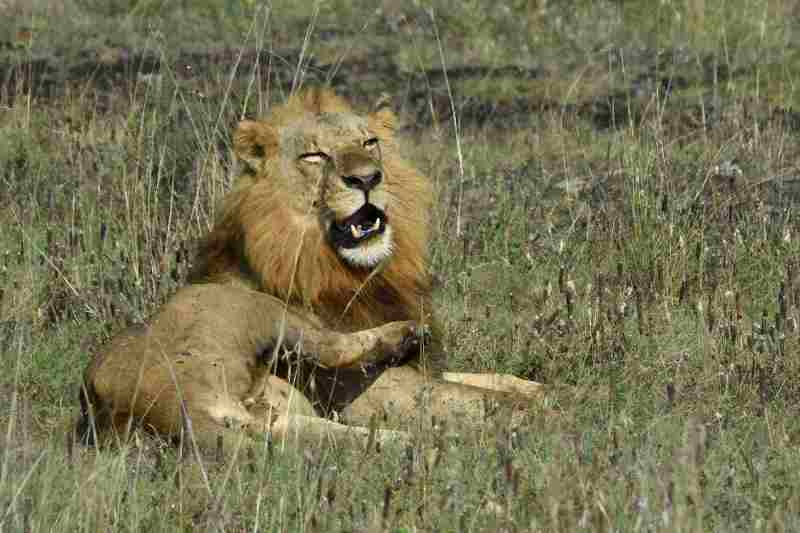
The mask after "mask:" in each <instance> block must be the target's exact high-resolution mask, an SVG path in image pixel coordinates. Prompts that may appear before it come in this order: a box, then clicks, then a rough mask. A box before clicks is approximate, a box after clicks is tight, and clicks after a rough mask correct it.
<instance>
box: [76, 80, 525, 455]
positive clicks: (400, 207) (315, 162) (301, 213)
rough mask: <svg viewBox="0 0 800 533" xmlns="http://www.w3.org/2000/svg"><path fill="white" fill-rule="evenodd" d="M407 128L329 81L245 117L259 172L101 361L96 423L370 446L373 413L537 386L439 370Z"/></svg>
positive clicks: (422, 206)
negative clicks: (175, 287) (404, 153)
mask: <svg viewBox="0 0 800 533" xmlns="http://www.w3.org/2000/svg"><path fill="white" fill-rule="evenodd" d="M394 124H395V117H394V115H393V114H392V112H391V111H389V110H387V109H381V110H377V111H375V112H374V113H372V114H370V115H368V116H361V115H357V114H356V113H355V112H354V111H353V110H352V109H351V108H350V106H349V105H348V104H347V103H346V102H345V101H343V100H342V99H341V98H339V97H337V96H336V95H334V94H332V93H331V92H329V91H326V90H320V89H316V90H309V91H306V92H304V93H302V94H298V95H294V96H293V97H291V98H290V99H289V100H288V102H287V103H285V104H284V105H282V106H280V107H277V108H275V109H273V110H272V112H271V113H270V115H269V116H268V117H267V118H265V119H264V120H259V121H249V120H245V121H243V122H241V123H240V124H239V126H238V129H237V130H236V132H235V134H234V137H233V144H234V151H235V153H236V155H237V156H238V158H239V159H240V160H241V162H242V163H243V166H244V172H243V175H242V176H241V177H239V179H238V182H237V183H236V186H235V188H234V190H233V191H232V192H230V193H229V194H228V196H227V197H226V199H225V202H224V204H223V206H222V209H221V216H220V217H219V219H218V221H217V222H216V225H215V226H214V228H213V229H212V231H211V233H210V234H209V235H208V236H207V238H206V239H205V241H204V243H203V245H202V246H201V250H200V253H199V258H198V261H197V262H198V265H197V266H196V268H195V270H194V271H193V272H192V274H191V275H190V281H191V284H190V285H189V286H187V287H185V288H183V289H181V290H179V291H178V292H177V293H176V294H175V295H174V296H173V297H172V298H171V299H170V300H169V301H168V302H167V303H166V304H165V305H164V306H163V308H162V309H161V310H160V311H159V312H158V313H157V314H156V315H155V317H153V318H152V320H151V321H150V323H149V324H148V325H147V326H146V327H139V328H130V329H128V330H126V331H124V332H123V333H121V334H119V335H118V336H117V337H115V338H114V339H113V340H112V341H111V342H110V343H109V344H108V345H107V346H106V347H105V348H104V350H102V352H101V353H99V354H97V355H96V356H95V357H94V359H93V360H92V362H91V364H90V365H89V367H88V369H87V370H86V374H85V379H84V388H83V390H82V391H81V404H82V408H83V409H82V410H83V417H82V424H81V425H80V426H81V427H82V429H83V431H88V432H89V435H93V434H94V432H95V430H103V429H108V428H113V429H116V430H117V431H118V432H121V433H123V434H125V433H127V432H128V431H130V429H131V427H132V425H133V424H134V423H141V424H142V425H143V426H144V427H145V428H147V429H150V430H152V431H155V432H157V433H159V434H162V435H166V436H169V437H173V438H175V437H176V436H178V435H180V434H181V432H182V431H183V430H185V429H188V428H191V436H193V438H196V440H197V441H199V443H200V444H202V445H205V446H209V445H211V446H213V444H214V443H215V442H216V441H217V439H218V438H219V436H220V435H227V434H230V436H231V437H233V436H234V434H235V435H241V434H242V433H241V432H242V430H244V431H245V434H248V433H249V434H251V435H254V434H262V433H264V432H269V433H270V434H271V437H272V438H273V439H284V438H286V437H288V436H289V435H290V434H292V435H296V436H298V437H300V438H305V439H319V438H322V437H324V436H327V437H330V438H333V439H335V440H336V439H347V440H353V439H355V440H364V439H366V438H368V435H369V433H370V432H369V430H368V429H366V427H365V426H368V425H369V423H370V420H371V419H372V420H378V421H379V423H380V424H381V425H382V426H384V427H385V426H395V427H397V426H398V425H401V423H402V422H406V423H407V422H408V419H409V418H410V417H413V416H415V415H416V414H417V412H418V411H419V408H420V402H422V403H423V404H424V407H427V409H428V410H427V411H426V412H428V413H429V414H432V415H435V416H437V417H445V416H447V415H448V414H450V413H451V412H453V411H458V410H460V411H463V412H464V413H465V414H466V415H467V418H468V419H471V420H473V421H476V422H477V421H480V420H481V419H482V415H483V413H482V410H483V409H484V403H485V402H484V400H485V399H486V398H487V397H490V396H502V395H506V396H508V397H513V398H515V399H516V400H519V399H530V398H533V397H537V396H539V395H540V385H538V384H536V383H533V382H528V381H525V380H521V379H518V378H515V377H513V376H504V375H481V374H453V373H446V372H439V371H437V370H435V368H436V367H437V364H436V360H437V359H439V356H440V355H441V350H440V348H439V343H438V338H437V330H436V328H435V327H434V325H433V323H432V320H431V290H430V280H429V276H428V273H427V271H426V264H425V258H426V253H427V245H428V234H429V229H430V225H431V223H430V220H429V216H430V211H431V203H432V198H433V190H432V187H431V184H430V182H429V181H428V179H426V178H425V177H423V176H422V175H421V174H419V173H418V172H417V171H416V170H414V169H413V168H412V167H411V166H410V165H409V164H408V163H406V162H405V161H403V160H402V159H401V158H400V155H399V152H398V149H397V146H396V144H395V139H394V136H393V133H394V132H393V129H394ZM331 418H333V420H332V419H331ZM336 419H338V420H339V421H335V420H336ZM340 422H345V424H342V423H340ZM404 435H405V434H404V433H402V432H397V431H389V430H380V431H378V432H377V435H376V436H377V438H378V440H387V439H397V438H403V436H404Z"/></svg>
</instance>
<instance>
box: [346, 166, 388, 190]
mask: <svg viewBox="0 0 800 533" xmlns="http://www.w3.org/2000/svg"><path fill="white" fill-rule="evenodd" d="M342 180H343V181H344V183H345V185H347V186H348V187H352V188H353V189H361V190H362V191H364V192H368V191H371V190H372V189H374V188H375V187H377V186H378V184H379V183H380V182H381V180H383V174H381V171H380V170H376V171H375V172H372V173H371V174H363V175H357V174H352V175H350V176H342Z"/></svg>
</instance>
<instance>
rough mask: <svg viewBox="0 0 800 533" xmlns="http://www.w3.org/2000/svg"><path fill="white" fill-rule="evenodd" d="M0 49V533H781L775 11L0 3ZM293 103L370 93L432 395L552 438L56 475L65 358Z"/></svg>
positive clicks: (88, 342)
mask: <svg viewBox="0 0 800 533" xmlns="http://www.w3.org/2000/svg"><path fill="white" fill-rule="evenodd" d="M300 4H302V5H300ZM0 21H2V22H1V23H0V84H1V85H0V228H2V229H1V230H0V357H2V360H1V363H0V364H2V372H0V422H2V427H3V431H2V434H1V435H0V531H33V530H44V529H47V530H52V531H62V530H63V531H67V530H68V531H79V530H80V531H83V530H85V531H111V530H114V531H143V530H147V531H153V532H155V531H165V530H169V531H172V530H190V529H197V528H199V529H219V530H226V531H228V530H230V531H239V530H242V531H244V530H252V531H257V530H281V531H284V530H286V531H301V530H303V531H305V530H309V531H338V530H344V531H379V530H389V531H428V530H434V531H467V530H484V531H497V530H502V531H537V530H547V531H555V530H558V531H574V530H576V529H586V530H605V531H611V530H614V531H711V530H713V531H782V530H790V531H792V530H793V531H797V530H798V529H800V490H798V489H799V488H800V482H799V481H798V478H797V472H798V471H800V453H799V452H798V444H799V443H800V422H798V417H797V416H796V415H797V411H798V402H799V401H800V358H799V357H798V355H800V353H799V351H798V348H800V309H798V306H800V253H799V252H800V219H798V215H800V168H798V165H800V145H798V129H800V114H798V103H800V88H798V84H799V83H800V74H799V73H800V3H797V2H792V1H783V2H782V1H777V0H728V1H722V0H685V1H684V0H680V1H670V0H664V1H660V2H650V1H646V0H640V1H630V2H612V1H594V2H589V1H578V2H567V1H558V0H551V1H549V2H548V1H546V0H539V1H535V0H528V1H519V0H505V1H499V2H483V1H477V0H469V1H462V2H449V1H447V0H426V1H419V2H417V1H414V2H403V1H401V0H374V1H365V0H359V1H356V2H346V1H344V0H330V1H327V2H319V3H314V2H310V1H309V2H294V1H290V0H274V1H273V2H271V3H270V2H264V3H261V2H252V1H250V2H248V1H241V2H237V1H235V0H228V1H227V2H222V1H220V2H213V1H211V0H206V1H199V2H185V1H184V2H162V1H159V0H138V1H137V0H113V1H104V0H102V1H101V0H65V1H64V2H48V1H45V0H32V1H23V0H0ZM324 83H329V84H331V85H332V86H333V87H334V88H336V89H337V91H339V92H340V93H342V94H344V95H346V96H347V97H349V98H351V99H352V100H354V101H355V102H356V103H358V104H360V105H361V106H362V108H365V107H368V106H369V105H370V104H371V103H373V102H374V101H375V100H377V99H378V98H379V97H380V96H381V94H382V93H386V94H388V95H389V96H390V97H391V100H392V103H393V104H394V107H395V109H396V110H397V111H398V112H399V114H400V117H401V119H402V123H403V128H402V131H401V134H402V135H403V137H404V140H405V144H406V147H407V149H408V150H407V151H408V155H409V157H410V158H411V159H412V160H413V161H414V162H415V163H416V164H417V165H418V166H419V167H421V168H422V169H423V170H424V171H425V172H427V173H428V174H429V175H430V176H431V177H432V179H433V180H434V181H435V183H436V185H437V190H438V191H439V198H438V204H437V205H438V207H437V213H436V216H435V217H434V219H433V220H434V224H435V225H436V227H435V232H434V233H435V242H434V244H433V253H432V257H431V267H432V269H433V271H434V272H435V273H436V276H437V280H438V283H437V294H436V302H437V304H438V307H439V309H440V313H439V314H440V316H441V318H442V319H443V322H444V326H445V331H446V345H447V349H448V352H449V355H450V361H449V364H450V366H451V367H452V368H454V369H469V370H473V371H481V370H483V371H495V370H496V371H503V372H513V373H516V374H518V375H520V376H524V377H528V378H530V379H535V380H537V381H543V382H546V383H549V384H553V385H554V389H555V394H554V395H553V400H552V404H551V405H550V407H552V408H553V410H555V411H556V412H558V413H559V415H558V416H557V417H545V416H533V417H532V419H531V420H530V421H529V422H528V423H527V424H526V425H524V426H523V427H521V428H517V429H516V430H514V431H511V430H509V428H508V427H507V424H506V421H505V420H504V418H503V416H502V413H500V414H498V415H497V416H495V417H490V418H489V419H487V422H486V426H485V428H483V429H482V430H481V431H477V432H474V433H458V432H454V431H452V430H451V429H449V428H450V426H448V421H437V425H436V426H434V427H432V428H431V427H426V428H412V432H414V435H415V444H414V446H411V447H408V448H405V449H399V448H398V449H394V448H391V447H387V448H384V449H382V450H367V451H364V450H353V449H343V448H332V447H320V448H316V449H304V450H297V449H291V448H289V449H285V450H280V449H277V447H276V446H272V445H269V443H265V444H264V448H263V450H261V452H260V453H254V452H253V451H250V452H249V453H241V454H236V450H233V453H232V454H231V453H229V454H228V457H229V459H228V460H225V461H217V460H215V459H214V458H213V457H212V458H207V459H206V460H205V462H204V463H203V465H202V468H198V465H197V464H196V463H194V462H193V461H191V460H190V459H188V458H187V457H184V454H183V451H182V450H179V449H178V450H176V449H175V448H172V447H169V446H165V445H163V444H162V443H160V442H158V441H157V440H155V439H152V438H149V437H145V436H141V437H140V438H137V439H135V440H134V441H132V442H130V443H128V444H125V445H123V446H119V447H111V448H109V449H104V450H101V451H95V450H92V449H88V448H85V447H82V446H79V445H77V444H75V443H74V442H73V437H72V434H71V433H70V425H71V423H72V421H73V420H74V418H75V417H76V415H77V391H78V384H79V380H80V377H81V373H82V370H83V368H84V366H85V364H86V362H87V360H88V357H89V353H90V350H91V349H92V347H94V346H96V345H97V344H98V343H100V342H102V341H103V340H104V339H106V338H107V337H108V336H110V335H111V334H113V332H115V331H117V330H118V329H119V328H121V327H122V326H123V325H125V324H128V323H134V322H141V321H143V320H144V319H145V318H146V317H147V316H148V315H149V314H150V313H151V312H153V310H154V309H155V308H156V307H157V306H158V305H159V304H160V303H162V302H163V301H164V300H165V299H166V298H167V297H168V296H169V295H170V294H171V293H172V292H173V291H174V290H175V288H176V287H177V286H179V285H180V284H181V283H182V282H183V280H184V277H185V274H186V271H187V269H188V267H189V265H190V263H191V260H192V251H193V247H194V244H195V242H196V240H197V238H198V237H199V236H200V235H202V234H203V233H204V232H205V231H207V229H208V227H209V224H210V223H211V221H212V220H213V217H214V209H215V207H216V206H217V204H218V201H219V199H220V197H221V196H222V195H223V194H224V192H225V191H226V190H227V189H228V187H229V186H230V179H231V173H230V167H231V152H230V134H231V129H232V127H233V125H234V124H235V123H236V122H237V120H238V119H239V118H240V117H241V116H243V115H248V116H254V115H257V114H259V113H260V112H263V111H264V110H266V109H268V107H269V105H270V103H271V102H275V101H280V100H282V99H284V98H285V97H286V95H287V94H288V93H289V92H290V91H291V90H292V88H293V87H294V88H296V87H299V86H300V85H308V84H324ZM230 446H232V447H233V446H234V445H233V444H230ZM230 451H231V450H229V452H230Z"/></svg>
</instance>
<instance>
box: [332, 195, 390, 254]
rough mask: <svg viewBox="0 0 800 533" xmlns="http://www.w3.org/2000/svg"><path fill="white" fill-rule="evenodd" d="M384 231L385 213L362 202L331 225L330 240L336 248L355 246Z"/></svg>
mask: <svg viewBox="0 0 800 533" xmlns="http://www.w3.org/2000/svg"><path fill="white" fill-rule="evenodd" d="M384 231H386V213H384V212H383V211H381V210H380V209H378V208H377V207H375V206H374V205H372V204H364V205H363V206H361V208H360V209H359V210H358V211H356V212H355V213H353V214H352V215H350V216H349V217H347V218H345V219H344V220H341V221H339V222H337V223H335V224H332V225H331V229H330V233H331V241H332V243H333V245H334V246H335V247H337V248H355V247H356V246H358V245H360V244H361V243H363V242H365V241H367V240H369V239H371V238H372V237H375V236H376V235H380V234H382V233H383V232H384Z"/></svg>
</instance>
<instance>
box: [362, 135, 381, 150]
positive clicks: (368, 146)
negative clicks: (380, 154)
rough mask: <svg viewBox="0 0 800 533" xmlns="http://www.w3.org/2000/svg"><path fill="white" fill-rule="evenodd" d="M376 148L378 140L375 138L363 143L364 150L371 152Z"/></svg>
mask: <svg viewBox="0 0 800 533" xmlns="http://www.w3.org/2000/svg"><path fill="white" fill-rule="evenodd" d="M376 146H378V139H377V138H376V137H373V138H372V139H367V140H366V141H364V148H366V149H367V150H372V149H373V148H375V147H376Z"/></svg>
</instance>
